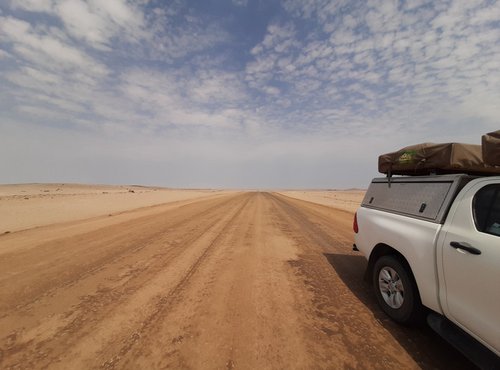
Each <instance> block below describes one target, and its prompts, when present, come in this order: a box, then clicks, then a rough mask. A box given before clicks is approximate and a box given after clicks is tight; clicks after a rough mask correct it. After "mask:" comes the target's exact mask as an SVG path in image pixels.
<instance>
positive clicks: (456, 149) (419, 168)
mask: <svg viewBox="0 0 500 370" xmlns="http://www.w3.org/2000/svg"><path fill="white" fill-rule="evenodd" d="M499 137H500V135H499ZM483 149H484V147H483V148H482V147H481V145H472V144H461V143H443V144H433V143H424V144H417V145H412V146H407V147H405V148H402V149H400V150H398V151H396V152H392V153H387V154H383V155H381V156H380V157H379V160H378V169H379V172H381V173H384V174H387V176H389V177H390V176H392V175H407V176H421V175H430V174H453V173H466V174H469V175H479V176H488V175H490V176H491V175H500V166H496V165H492V164H488V163H485V162H484V161H483ZM492 152H494V153H496V154H497V155H498V156H500V140H499V143H498V145H497V146H495V145H494V144H491V145H490V146H489V150H488V153H489V157H492V156H493V154H492Z"/></svg>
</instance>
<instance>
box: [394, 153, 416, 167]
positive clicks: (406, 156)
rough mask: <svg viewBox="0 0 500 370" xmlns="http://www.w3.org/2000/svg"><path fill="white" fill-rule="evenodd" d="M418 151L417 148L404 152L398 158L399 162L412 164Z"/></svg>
mask: <svg viewBox="0 0 500 370" xmlns="http://www.w3.org/2000/svg"><path fill="white" fill-rule="evenodd" d="M416 154H417V152H416V151H415V150H408V151H406V152H403V154H401V155H400V156H399V158H398V163H399V164H410V163H413V162H415V155H416Z"/></svg>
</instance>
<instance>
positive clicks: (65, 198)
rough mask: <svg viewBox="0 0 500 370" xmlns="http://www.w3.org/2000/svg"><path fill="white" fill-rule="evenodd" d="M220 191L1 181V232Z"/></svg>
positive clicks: (194, 197) (209, 194)
mask: <svg viewBox="0 0 500 370" xmlns="http://www.w3.org/2000/svg"><path fill="white" fill-rule="evenodd" d="M218 193H220V192H217V191H214V190H181V189H175V190H174V189H165V188H159V187H145V186H134V185H132V186H126V185H123V186H112V185H84V184H22V185H0V234H1V233H5V232H13V231H18V230H23V229H28V228H32V227H36V226H43V225H49V224H55V223H60V222H66V221H75V220H81V219H85V218H90V217H96V216H101V215H109V214H113V213H120V212H124V211H129V210H131V209H137V208H140V207H146V206H152V205H158V204H163V203H171V202H176V201H181V200H187V199H196V198H200V197H210V196H213V195H216V194H218Z"/></svg>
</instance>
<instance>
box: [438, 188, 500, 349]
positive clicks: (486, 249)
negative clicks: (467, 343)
mask: <svg viewBox="0 0 500 370" xmlns="http://www.w3.org/2000/svg"><path fill="white" fill-rule="evenodd" d="M464 190H465V189H464ZM459 197H460V198H461V199H458V198H457V199H456V200H455V203H456V204H455V206H454V207H452V209H451V211H450V214H449V217H448V220H447V221H446V224H445V226H444V228H443V232H444V233H445V234H444V240H443V242H442V244H441V250H440V251H439V250H438V254H439V253H442V255H441V257H442V258H439V255H438V261H439V260H440V261H441V263H442V269H443V270H442V271H443V274H442V279H441V282H443V280H444V289H441V291H440V296H441V301H442V302H443V300H444V302H443V303H444V304H443V309H444V311H445V313H446V314H447V316H448V317H449V318H450V319H451V320H452V321H454V322H455V323H457V324H458V325H459V326H461V327H462V328H464V329H466V330H467V331H468V332H469V333H472V334H473V335H474V336H475V337H476V338H477V339H479V340H480V341H481V342H483V344H487V346H489V347H491V346H493V348H494V351H496V352H497V353H498V352H500V184H498V181H496V183H495V182H494V181H493V180H491V179H490V180H488V179H485V180H484V181H480V182H478V183H475V184H474V185H473V186H472V187H471V188H469V189H468V190H466V191H465V192H463V193H462V196H460V195H459Z"/></svg>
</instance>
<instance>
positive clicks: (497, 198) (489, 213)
mask: <svg viewBox="0 0 500 370" xmlns="http://www.w3.org/2000/svg"><path fill="white" fill-rule="evenodd" d="M473 208H474V222H475V223H476V228H477V230H478V231H481V232H484V233H488V234H492V235H497V236H500V185H488V186H485V187H484V188H482V189H481V190H479V191H478V192H477V193H476V195H475V196H474V202H473Z"/></svg>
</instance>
